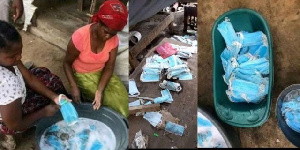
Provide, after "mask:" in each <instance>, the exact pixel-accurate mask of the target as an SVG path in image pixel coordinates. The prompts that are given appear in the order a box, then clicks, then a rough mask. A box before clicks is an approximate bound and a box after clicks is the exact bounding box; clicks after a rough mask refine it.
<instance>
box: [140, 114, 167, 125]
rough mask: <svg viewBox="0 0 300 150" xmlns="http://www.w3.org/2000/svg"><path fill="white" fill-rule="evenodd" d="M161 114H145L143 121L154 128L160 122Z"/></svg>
mask: <svg viewBox="0 0 300 150" xmlns="http://www.w3.org/2000/svg"><path fill="white" fill-rule="evenodd" d="M161 117H162V114H161V113H159V112H146V113H145V115H144V117H143V118H144V119H146V120H147V121H148V122H149V123H150V124H151V125H152V126H153V127H156V126H157V125H158V124H159V123H160V122H161Z"/></svg>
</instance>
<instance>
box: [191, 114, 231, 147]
mask: <svg viewBox="0 0 300 150" xmlns="http://www.w3.org/2000/svg"><path fill="white" fill-rule="evenodd" d="M197 122H198V127H197V130H198V134H197V137H198V142H197V147H198V148H228V146H227V144H226V143H225V139H224V138H223V136H222V135H221V133H220V132H219V131H218V129H217V128H216V127H215V126H214V125H213V124H212V123H211V121H209V120H208V119H207V118H206V117H205V116H204V115H202V114H201V113H200V112H198V116H197Z"/></svg>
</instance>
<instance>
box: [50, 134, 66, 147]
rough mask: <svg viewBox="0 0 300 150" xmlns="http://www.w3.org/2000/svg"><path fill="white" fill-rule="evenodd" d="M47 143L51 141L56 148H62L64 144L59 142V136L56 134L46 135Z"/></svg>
mask: <svg viewBox="0 0 300 150" xmlns="http://www.w3.org/2000/svg"><path fill="white" fill-rule="evenodd" d="M46 140H47V143H49V145H51V146H52V147H54V148H55V149H62V145H61V143H60V142H59V139H58V137H56V136H54V135H48V136H47V137H46Z"/></svg>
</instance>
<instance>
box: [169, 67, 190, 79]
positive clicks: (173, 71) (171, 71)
mask: <svg viewBox="0 0 300 150" xmlns="http://www.w3.org/2000/svg"><path fill="white" fill-rule="evenodd" d="M184 72H190V69H189V68H188V67H187V65H186V64H182V65H177V66H175V67H172V68H168V70H167V72H166V74H167V78H168V79H171V78H172V77H173V76H177V75H179V74H181V73H184Z"/></svg>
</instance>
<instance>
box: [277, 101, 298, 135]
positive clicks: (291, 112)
mask: <svg viewBox="0 0 300 150" xmlns="http://www.w3.org/2000/svg"><path fill="white" fill-rule="evenodd" d="M281 111H282V116H284V118H285V122H286V124H287V125H288V126H289V127H290V128H291V129H292V130H294V131H296V132H298V133H300V100H299V97H298V98H296V99H289V100H288V101H283V103H282V107H281Z"/></svg>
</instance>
